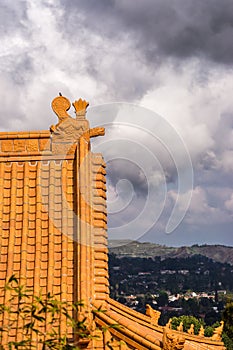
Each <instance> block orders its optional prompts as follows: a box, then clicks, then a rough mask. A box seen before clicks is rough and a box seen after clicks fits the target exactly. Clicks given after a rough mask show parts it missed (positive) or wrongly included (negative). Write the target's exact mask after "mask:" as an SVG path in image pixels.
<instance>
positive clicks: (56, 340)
mask: <svg viewBox="0 0 233 350" xmlns="http://www.w3.org/2000/svg"><path fill="white" fill-rule="evenodd" d="M4 289H5V292H6V293H7V291H8V293H9V295H10V297H9V299H8V300H7V302H6V303H5V304H0V316H1V315H2V314H4V320H5V324H3V325H2V327H1V328H0V343H1V344H2V340H3V338H4V336H5V334H10V333H11V332H12V331H14V330H16V331H17V335H18V334H21V340H20V341H10V342H8V344H7V345H5V344H4V347H3V345H0V349H1V350H2V349H9V350H14V349H24V350H27V349H33V348H37V347H38V345H39V344H40V347H41V348H42V349H46V350H47V349H54V350H71V349H76V350H78V349H80V347H79V343H80V341H82V340H84V339H90V338H91V335H90V331H89V329H88V327H87V324H86V321H87V320H86V318H85V316H83V317H81V320H80V317H77V316H78V315H79V310H80V307H82V306H83V304H82V303H81V302H77V303H75V304H68V303H67V302H64V301H60V300H59V298H57V297H56V296H53V295H51V294H50V293H48V294H47V296H46V298H44V297H42V295H41V294H40V295H32V291H31V290H30V289H26V288H25V286H22V285H20V284H19V281H18V280H17V278H16V277H15V276H12V277H11V278H10V279H9V280H8V282H7V283H6V285H5V287H4ZM98 311H99V312H101V310H98ZM75 315H76V316H75ZM61 318H63V319H65V322H66V327H65V328H66V329H65V330H64V329H63V330H61V327H60V324H61ZM67 329H72V330H73V334H74V339H75V341H73V342H71V341H70V340H69V339H68V334H67ZM35 339H36V342H35Z"/></svg>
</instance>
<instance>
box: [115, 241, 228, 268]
mask: <svg viewBox="0 0 233 350" xmlns="http://www.w3.org/2000/svg"><path fill="white" fill-rule="evenodd" d="M109 251H110V253H114V254H116V255H117V256H118V257H123V256H127V257H141V258H142V257H143V258H153V257H155V256H161V257H162V258H186V257H191V256H194V255H202V256H205V257H207V258H210V259H213V260H214V261H218V262H221V263H229V264H231V265H233V247H227V246H223V245H206V244H205V245H200V246H199V245H193V246H191V247H186V246H184V247H167V246H164V245H159V244H155V243H149V242H146V243H140V242H137V241H129V240H125V241H111V240H110V241H109Z"/></svg>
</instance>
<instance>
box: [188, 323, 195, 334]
mask: <svg viewBox="0 0 233 350" xmlns="http://www.w3.org/2000/svg"><path fill="white" fill-rule="evenodd" d="M188 334H191V335H192V334H194V324H193V323H192V324H191V326H190V328H189V329H188Z"/></svg>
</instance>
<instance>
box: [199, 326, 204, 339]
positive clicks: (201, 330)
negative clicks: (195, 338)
mask: <svg viewBox="0 0 233 350" xmlns="http://www.w3.org/2000/svg"><path fill="white" fill-rule="evenodd" d="M198 335H199V337H204V336H205V330H204V327H203V326H201V328H200V330H199V333H198Z"/></svg>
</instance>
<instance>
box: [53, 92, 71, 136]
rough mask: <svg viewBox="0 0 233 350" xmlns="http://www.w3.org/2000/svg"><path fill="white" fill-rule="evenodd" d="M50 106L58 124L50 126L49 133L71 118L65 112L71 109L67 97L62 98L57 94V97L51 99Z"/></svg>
mask: <svg viewBox="0 0 233 350" xmlns="http://www.w3.org/2000/svg"><path fill="white" fill-rule="evenodd" d="M51 106H52V109H53V111H54V113H55V114H56V115H57V116H58V120H59V122H58V124H56V125H52V126H51V127H50V130H51V131H55V130H56V129H57V127H58V126H59V125H60V124H61V123H62V122H64V121H65V120H67V119H68V118H71V116H70V115H69V114H68V113H67V111H68V110H69V109H70V107H71V103H70V101H69V99H68V98H67V97H65V96H62V94H61V93H59V96H57V97H55V98H54V99H53V101H52V103H51Z"/></svg>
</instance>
